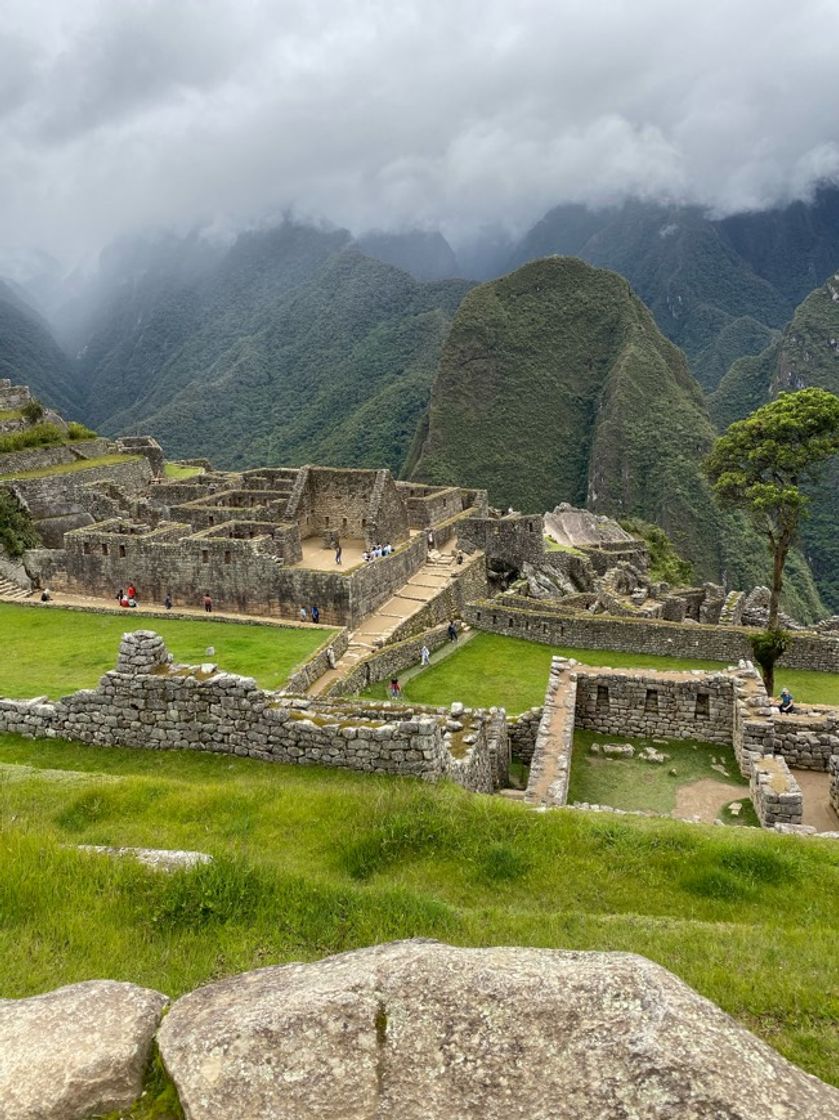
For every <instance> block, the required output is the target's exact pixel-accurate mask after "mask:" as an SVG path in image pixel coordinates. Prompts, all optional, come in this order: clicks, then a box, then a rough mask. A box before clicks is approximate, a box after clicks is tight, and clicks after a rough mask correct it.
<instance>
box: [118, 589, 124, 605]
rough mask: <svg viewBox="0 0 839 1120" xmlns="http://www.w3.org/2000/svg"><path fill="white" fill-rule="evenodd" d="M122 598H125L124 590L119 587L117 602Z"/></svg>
mask: <svg viewBox="0 0 839 1120" xmlns="http://www.w3.org/2000/svg"><path fill="white" fill-rule="evenodd" d="M124 598H125V590H124V589H123V588H122V587H121V588H120V589H119V591H117V602H118V603H121V602H122V600H123V599H124Z"/></svg>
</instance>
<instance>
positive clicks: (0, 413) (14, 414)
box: [0, 408, 23, 420]
mask: <svg viewBox="0 0 839 1120" xmlns="http://www.w3.org/2000/svg"><path fill="white" fill-rule="evenodd" d="M22 419H23V411H22V410H21V409H19V408H0V420H22Z"/></svg>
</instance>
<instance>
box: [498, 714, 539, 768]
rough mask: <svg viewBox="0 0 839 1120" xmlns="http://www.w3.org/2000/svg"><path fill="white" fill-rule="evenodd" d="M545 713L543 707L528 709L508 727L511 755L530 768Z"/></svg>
mask: <svg viewBox="0 0 839 1120" xmlns="http://www.w3.org/2000/svg"><path fill="white" fill-rule="evenodd" d="M543 711H544V709H543V708H542V707H541V706H540V707H537V708H528V709H527V711H526V712H521V714H520V715H518V716H517V717H516V719H514V720H511V721H510V722H509V723H508V725H507V733H508V735H509V737H510V754H511V755H512V757H513V758H515V759H516V760H517V761H518V762H523V763H524V765H525V766H529V765H530V763H531V761H532V759H533V751H534V750H535V747H536V735H537V733H538V730H539V724H540V723H541V721H542V713H543Z"/></svg>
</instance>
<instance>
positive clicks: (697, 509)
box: [411, 257, 820, 617]
mask: <svg viewBox="0 0 839 1120" xmlns="http://www.w3.org/2000/svg"><path fill="white" fill-rule="evenodd" d="M713 437H714V429H713V426H712V424H711V422H710V419H709V417H708V414H707V411H706V407H705V403H704V399H703V396H702V392H701V390H700V388H699V386H698V385H697V384H696V382H695V381H694V379H693V378H692V377H691V375H690V373H689V371H688V368H687V363H686V361H685V358H684V355H683V354H682V353H681V352H680V351H679V350H678V349H677V348H676V347H675V346H673V345H672V343H670V342H668V340H667V339H666V338H664V337H663V335H662V334H661V332H660V331H659V330H658V328H657V327H656V325H655V322H654V321H653V319H652V316H651V315H650V313H649V311H648V310H647V308H646V307H645V306H644V305H643V303H642V302H641V300H639V299H638V298H637V296H635V295H634V294H633V293H632V291H631V289H630V287H629V285H628V284H627V282H626V281H625V280H624V279H623V278H622V277H620V276H618V275H616V274H615V273H612V272H607V271H605V270H603V269H596V268H593V267H591V266H590V265H587V264H584V263H583V262H582V261H580V260H578V259H574V258H562V257H553V258H548V259H546V260H542V261H536V262H533V263H531V264H528V265H525V266H523V267H522V268H520V269H518V270H517V271H515V272H513V273H511V274H510V275H509V276H505V277H503V278H501V279H500V280H495V281H492V282H490V283H488V284H483V285H481V286H480V287H478V288H475V289H473V290H472V291H471V292H470V293H469V294H468V295H467V296H466V298H465V299H464V300H463V303H462V304H461V306H460V308H459V310H458V312H457V314H456V316H455V319H454V323H453V324H452V328H451V331H450V333H449V336H448V338H447V340H446V343H445V346H444V348H443V353H442V355H441V359H440V370H439V373H438V375H437V378H436V380H435V382H434V387H433V390H432V396H431V408H430V413H429V418H428V428H427V433H426V435H425V439H424V442H423V445H422V448H421V451H420V453H419V456H418V461H417V462H416V463H415V464H411V465H412V467H413V477H415V478H417V479H420V480H426V481H430V482H443V481H451V482H456V483H460V484H464V485H483V486H487V487H488V488H489V491H490V497H491V499H492V500H493V501H495V502H496V503H498V504H503V505H506V504H511V505H514V506H516V507H517V508H521V509H526V510H542V509H548V508H551V507H552V506H553V505H555V504H556V503H557V502H560V501H569V502H573V503H575V504H583V503H585V504H587V505H588V506H589V507H590V508H591V509H594V510H596V511H598V512H602V513H609V514H612V515H616V516H636V517H641V518H644V519H646V520H650V521H654V522H656V523H657V524H659V525H661V526H662V527H663V528H664V529H665V530H666V531H667V532H668V534H669V535H670V536H671V537H672V539H673V540H674V542H675V544H676V546H677V548H678V550H679V551H680V552H681V553H682V554H683V555H685V556H687V557H688V558H689V559H690V560H692V562H693V563H694V564H695V565H696V568H697V571H698V572H699V574H700V575H701V576H702V577H703V578H706V579H719V578H722V577H723V576H725V577H727V578H728V580H729V581H730V582H731V584H733V585H734V586H751V585H753V584H754V583H757V582H762V581H763V580H765V568H766V565H765V563H764V561H763V556H762V549H761V546H760V545H759V544H758V542H757V541H756V539H755V538H754V536H753V535H752V534H751V532H750V530H748V528H747V527H746V525H745V523H744V522H743V521H742V520H741V519H740V518H739V517H737V516H734V515H731V514H724V513H722V512H721V511H720V510H719V509H718V508H717V507H716V505H715V503H714V500H713V498H712V495H711V492H710V488H709V486H708V483H707V481H706V479H705V478H704V475H703V473H702V469H701V462H702V459H703V457H704V455H705V454H706V453H707V451H708V448H709V447H710V444H711V441H712V440H713ZM798 568H799V573H798V578H794V579H793V580H792V584H793V585H794V586H795V588H797V590H795V589H794V588H791V590H792V594H791V597H790V605H793V600H796V602H795V603H794V606H795V609H797V610H798V611H799V613H801V614H802V615H806V616H808V617H809V616H810V615H811V614H812V613H813V612H818V610H819V608H820V604H819V603H818V597H817V596H816V594H815V592H814V589H813V585H812V582H811V581H810V580H809V578H808V575H807V573H806V571H805V570H804V569H803V567H802V566H801V565H800V564H799V565H798Z"/></svg>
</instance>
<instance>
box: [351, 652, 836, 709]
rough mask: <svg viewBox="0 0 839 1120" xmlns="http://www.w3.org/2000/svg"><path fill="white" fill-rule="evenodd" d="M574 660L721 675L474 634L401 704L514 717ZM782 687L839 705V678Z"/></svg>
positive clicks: (785, 675) (809, 677)
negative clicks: (495, 709) (457, 703)
mask: <svg viewBox="0 0 839 1120" xmlns="http://www.w3.org/2000/svg"><path fill="white" fill-rule="evenodd" d="M556 655H562V656H564V657H574V658H576V660H577V661H582V662H584V663H585V664H586V665H608V666H610V667H611V668H612V669H622V668H628V669H720V668H724V667H725V666H724V663H723V662H721V661H695V660H691V659H690V658H686V657H685V658H678V657H657V656H654V655H652V654H643V653H614V652H612V651H610V650H602V649H572V648H570V647H568V646H546V645H541V644H539V643H538V642H528V641H525V640H524V639H523V638H507V637H505V636H504V635H503V634H486V633H478V634H475V636H474V637H473V638H472V639H471V640H470V641H468V642H464V643H463V648H462V649H458V650H457V651H456V652H454V653H453V654H452V655H451V656H450V657H446V658H445V659H444V660H442V661H440V662H439V663H438V664H432V665H431V666H429V668H428V669H425V670H423V672H421V673H418V674H417V675H416V676H414V677H411V678H410V679H409V680H408V681H407V682H406V684H405V687H404V688H403V696H404V698H405V700H406V701H409V702H413V703H415V704H443V705H445V704H450V703H451V702H452V701H453V700H461V701H462V702H463V703H464V704H468V705H469V706H470V707H482V708H488V707H491V706H492V705H493V704H497V705H500V706H502V707H504V708H506V709H507V711H508V712H509V713H518V712H522V711H524V710H525V709H526V708H532V707H534V706H535V705H537V704H541V703H542V701H543V700H544V698H545V688H546V687H547V683H548V668H549V666H550V663H551V657H554V656H556ZM777 676H778V680H779V681H781V683H782V684H783V683H789V688H790V690H791V691H792V693H793V696H794V697H795V698H796V699H797V700H798V701H800V702H801V703H810V704H839V674H837V673H812V672H807V671H805V670H792V671H790V672H787V671H786V670H781V669H779V670H778V671H777ZM387 687H388V685H387V681H381V682H379V683H378V684H376V685H373V686H372V687H371V688H370V689H368V690H367V691H366V692H364V693H362V695H363V696H365V697H368V698H370V699H374V700H381V699H385V698H386V697H387Z"/></svg>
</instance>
